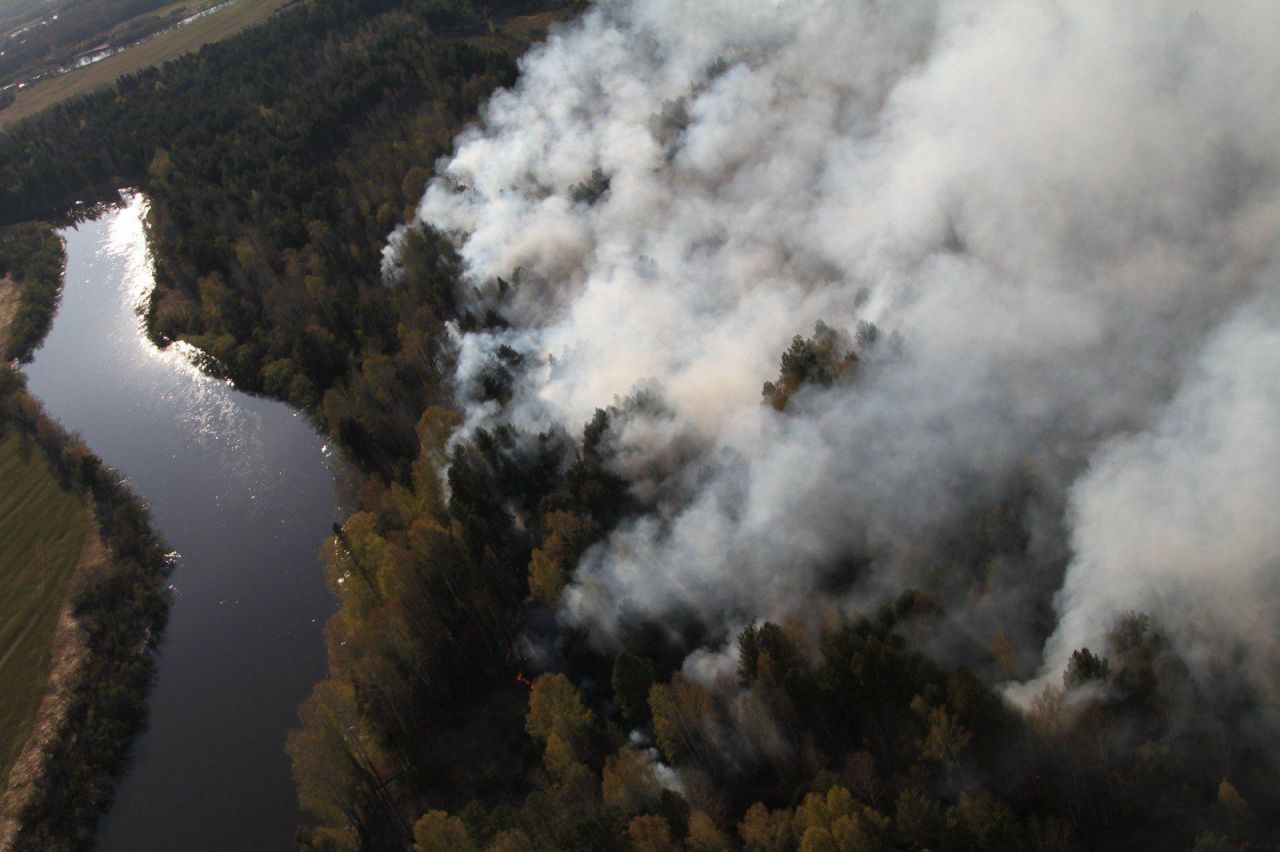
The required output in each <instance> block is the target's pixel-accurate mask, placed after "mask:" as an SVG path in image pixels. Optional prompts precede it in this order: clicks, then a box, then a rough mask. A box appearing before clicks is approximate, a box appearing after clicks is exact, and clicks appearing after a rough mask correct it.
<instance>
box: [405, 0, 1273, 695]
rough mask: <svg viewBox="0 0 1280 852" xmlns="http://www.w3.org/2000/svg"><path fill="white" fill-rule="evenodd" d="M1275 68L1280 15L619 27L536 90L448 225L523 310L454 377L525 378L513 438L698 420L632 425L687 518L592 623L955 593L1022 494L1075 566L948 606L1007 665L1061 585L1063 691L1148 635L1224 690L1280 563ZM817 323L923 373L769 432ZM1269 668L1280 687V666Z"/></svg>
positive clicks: (661, 521)
mask: <svg viewBox="0 0 1280 852" xmlns="http://www.w3.org/2000/svg"><path fill="white" fill-rule="evenodd" d="M1278 44H1280V5H1277V4H1270V3H1261V2H1260V3H1254V4H1248V3H1232V4H1224V3H1216V2H1203V3H1189V2H1187V3H1165V2H1161V3H1155V2H1150V3H1143V2H1087V3H1081V2H1065V0H1064V2H1060V3H1040V4H1028V3H1022V2H960V3H948V4H939V5H933V4H923V3H912V4H895V3H873V2H859V3H855V2H836V0H831V2H817V1H816V0H815V2H801V0H790V2H771V0H607V1H606V2H601V3H599V4H598V5H597V6H595V7H594V8H593V9H592V10H591V11H590V12H589V13H587V14H586V15H585V16H584V17H583V18H582V19H581V20H579V21H578V22H577V23H575V24H573V25H572V26H570V27H568V28H566V29H565V30H563V31H561V32H559V33H558V34H556V35H554V36H553V37H552V38H551V39H550V40H549V41H548V42H547V43H546V44H545V45H544V46H543V47H541V48H539V49H538V50H536V51H534V52H533V53H532V54H530V55H529V56H528V57H527V58H526V59H525V60H524V62H523V65H522V72H523V73H522V75H521V78H520V81H519V83H518V84H517V85H516V87H515V88H514V89H512V90H510V91H506V92H501V93H499V94H497V95H496V96H495V97H494V98H493V100H492V101H491V103H490V104H489V106H488V108H487V109H486V111H485V114H484V120H483V123H482V125H481V126H479V127H477V128H474V129H472V130H470V131H468V132H467V133H465V134H464V135H463V136H462V137H461V138H460V140H459V142H458V146H457V150H456V152H455V154H454V155H453V157H452V159H450V160H449V161H448V162H447V163H446V164H445V165H444V168H443V172H442V177H440V178H438V179H436V180H435V181H433V182H432V184H431V185H430V186H429V187H428V190H427V193H426V195H425V197H424V198H423V201H422V204H421V207H420V216H421V218H422V219H424V220H425V221H428V222H430V223H432V224H433V225H435V226H436V227H439V228H441V229H443V230H445V231H446V232H449V233H452V234H455V235H456V236H457V238H458V240H459V244H460V248H461V253H462V257H463V259H464V260H465V263H466V268H467V270H468V274H469V276H470V277H471V278H472V280H473V282H474V283H475V284H476V285H477V286H478V287H482V288H483V287H486V286H488V282H490V281H491V280H493V279H496V278H498V277H501V278H503V279H504V280H505V281H507V282H508V283H510V285H511V290H510V291H509V292H508V294H507V296H506V297H505V298H504V300H503V301H502V303H501V305H502V311H503V313H504V315H505V317H506V319H507V320H508V321H510V323H511V329H510V330H509V331H502V332H486V333H484V334H472V335H463V337H462V339H461V341H460V349H461V353H462V357H461V358H460V359H459V363H460V365H461V368H460V375H459V379H460V381H461V382H462V383H463V384H464V385H465V384H466V382H467V381H468V380H469V378H470V377H471V376H472V375H474V373H475V372H476V371H478V370H479V369H481V368H482V366H483V364H484V363H485V361H486V358H485V355H486V353H488V352H491V351H493V350H494V349H496V348H497V347H498V346H500V345H503V344H506V345H510V346H513V347H514V348H516V349H518V350H519V351H521V352H523V353H525V354H526V356H527V357H526V364H528V365H530V366H529V367H528V370H527V372H526V373H525V374H524V375H523V376H522V377H521V381H520V383H519V384H518V389H517V394H516V398H515V399H514V400H513V401H512V403H511V404H510V405H509V406H507V408H506V409H505V412H504V413H503V414H502V415H501V416H505V417H508V418H512V419H514V420H515V421H517V422H519V423H522V424H524V425H529V426H535V427H536V426H543V425H545V424H547V423H548V422H552V421H554V422H560V423H565V424H570V425H571V426H576V425H580V424H581V423H583V422H585V421H586V420H587V419H588V418H589V416H590V414H591V412H592V410H593V409H595V408H596V407H598V406H601V405H604V404H608V403H609V402H610V401H612V400H613V399H615V398H617V397H622V396H626V395H627V394H629V393H631V392H633V391H634V390H635V389H636V388H637V387H643V388H647V389H649V390H651V391H653V392H655V393H656V394H657V395H659V396H660V397H661V398H662V400H663V402H664V403H665V405H666V406H667V409H668V413H667V414H666V415H662V416H652V417H636V418H633V419H631V420H628V421H627V422H626V424H625V426H624V429H623V435H622V439H621V448H622V454H621V456H620V460H619V464H625V465H628V466H629V468H630V467H634V468H635V469H641V468H644V467H645V465H646V462H649V463H651V464H650V466H651V467H653V468H656V469H658V470H659V471H660V473H659V474H656V475H658V476H660V477H663V478H664V479H663V481H662V482H661V483H659V484H658V486H657V487H655V488H654V491H653V493H655V494H661V495H662V499H660V500H658V501H657V503H656V508H655V511H653V512H652V513H650V514H649V515H647V516H645V517H643V518H641V519H639V520H636V521H634V522H632V523H629V524H628V525H626V526H625V527H624V528H623V529H621V530H619V531H618V532H616V533H615V534H613V535H612V536H611V537H610V538H609V539H608V540H607V541H606V542H604V543H603V544H602V545H600V546H597V547H596V548H594V549H593V550H592V551H590V552H589V553H588V554H587V555H586V557H584V559H583V562H582V564H581V565H580V567H579V570H578V573H577V576H576V578H575V580H574V582H573V584H572V585H571V586H570V588H569V589H568V591H567V593H566V596H565V600H564V606H565V617H566V618H568V619H571V620H574V621H577V622H580V623H583V624H586V625H588V626H590V627H592V628H593V629H595V630H596V631H597V632H598V633H599V634H600V635H606V636H607V635H608V634H610V633H611V632H612V631H614V630H615V629H616V627H617V625H618V624H619V622H620V620H622V619H624V618H625V617H627V616H637V617H642V618H651V619H657V620H661V619H662V618H664V617H665V616H668V615H670V614H672V613H683V614H689V613H692V614H694V615H696V616H698V617H699V618H701V619H702V620H703V621H704V622H705V623H707V624H742V623H748V622H750V621H752V620H755V619H759V618H764V617H778V616H781V615H786V614H792V615H796V614H799V615H802V616H807V617H811V618H817V617H818V616H819V615H820V614H821V613H822V612H823V611H824V609H827V610H830V609H834V610H839V609H842V608H846V607H849V606H852V605H854V604H855V603H856V604H859V605H861V604H865V603H867V602H868V601H875V600H878V599H882V598H883V597H884V596H886V595H889V594H892V593H893V592H894V591H896V590H898V589H901V588H902V587H904V586H906V585H921V584H924V585H926V586H929V584H931V583H934V582H937V581H938V578H937V577H936V575H935V574H933V573H931V571H934V570H935V569H936V567H937V562H938V557H939V556H944V557H945V555H946V554H945V553H942V552H940V551H939V549H938V548H939V542H942V541H945V540H946V539H945V534H946V532H947V531H948V530H952V529H954V528H955V527H956V525H958V524H959V525H963V524H964V523H965V522H966V521H965V519H966V518H967V517H968V514H967V513H969V512H971V511H973V510H974V509H975V507H981V506H983V505H987V504H990V503H991V502H992V501H994V500H998V499H999V497H1000V495H1001V494H1002V493H1003V492H1004V491H1005V490H1006V489H1007V488H1008V487H1009V484H1010V483H1011V482H1013V481H1015V480H1017V479H1018V478H1019V477H1028V476H1029V477H1031V478H1032V479H1034V480H1035V482H1037V483H1038V485H1037V487H1038V488H1040V489H1041V490H1042V491H1043V492H1044V494H1043V495H1042V497H1041V498H1040V499H1038V500H1037V509H1036V511H1038V512H1041V513H1047V514H1048V515H1049V516H1050V517H1049V518H1048V521H1047V522H1046V521H1044V518H1040V519H1039V520H1036V519H1034V518H1031V517H1028V518H1027V519H1026V521H1027V523H1028V525H1029V526H1030V527H1032V528H1033V535H1032V542H1031V545H1030V547H1031V550H1032V551H1035V550H1036V548H1037V547H1041V548H1042V549H1043V550H1044V551H1045V553H1048V552H1049V551H1052V549H1053V547H1052V543H1051V542H1042V541H1038V540H1037V537H1036V536H1037V534H1036V533H1035V532H1034V530H1035V529H1039V528H1041V527H1043V528H1045V529H1048V528H1051V527H1052V526H1053V523H1054V522H1055V519H1056V522H1057V523H1059V524H1069V525H1071V529H1070V534H1069V536H1068V539H1067V541H1068V542H1069V544H1070V546H1071V548H1072V550H1071V553H1070V560H1069V561H1070V565H1069V568H1068V569H1067V572H1066V576H1065V578H1063V577H1062V576H1061V573H1060V572H1061V560H1060V561H1059V564H1058V567H1056V568H1055V567H1052V566H1050V563H1051V562H1052V561H1053V560H1052V559H1049V558H1048V557H1047V556H1046V557H1045V558H1044V559H1037V558H1028V559H1027V560H1024V561H1023V562H1021V563H1019V564H1017V565H1014V566H1012V567H1009V566H1005V567H1004V568H1000V567H999V566H993V567H992V568H991V570H990V572H989V576H988V578H987V580H986V584H985V587H984V588H983V589H979V590H977V594H976V595H970V596H967V598H966V600H965V601H944V603H946V604H948V606H955V607H965V608H969V609H971V610H972V611H973V612H974V613H975V615H974V618H975V621H974V622H973V624H972V626H971V628H970V629H971V630H973V631H974V633H975V634H976V635H977V636H978V638H979V639H980V640H981V641H988V640H990V638H991V637H992V636H993V635H994V634H995V633H996V632H998V631H1001V630H1012V631H1013V632H1014V633H1017V632H1019V631H1020V630H1025V629H1029V627H1028V625H1029V622H1030V621H1031V619H1032V617H1031V615H1030V614H1029V613H1030V610H1031V603H1032V602H1033V601H1034V599H1035V597H1036V596H1037V595H1038V596H1039V597H1040V598H1042V599H1044V600H1047V599H1048V596H1049V595H1051V594H1052V592H1053V591H1055V590H1056V589H1057V587H1058V586H1059V585H1060V584H1061V593H1060V594H1059V595H1058V596H1057V598H1056V605H1057V608H1058V610H1059V614H1060V621H1059V623H1058V627H1057V630H1056V632H1055V633H1054V635H1053V637H1052V639H1051V641H1050V642H1049V645H1048V647H1047V649H1046V653H1045V658H1044V666H1045V671H1047V672H1055V671H1058V670H1060V667H1061V664H1062V662H1063V661H1064V660H1065V657H1066V655H1068V654H1069V653H1070V651H1071V650H1072V649H1073V648H1075V647H1079V646H1081V645H1085V644H1090V643H1093V644H1095V645H1096V644H1097V643H1098V640H1099V637H1100V636H1101V635H1102V633H1103V632H1104V631H1105V629H1106V626H1107V621H1108V618H1109V617H1110V616H1112V615H1114V614H1115V613H1117V612H1120V611H1123V610H1125V609H1130V608H1136V609H1143V610H1146V611H1148V612H1150V613H1151V614H1152V615H1154V616H1156V617H1157V618H1159V619H1160V620H1161V621H1163V622H1164V623H1165V624H1167V625H1170V626H1171V628H1172V629H1173V632H1174V634H1175V637H1176V638H1177V639H1178V641H1180V642H1182V643H1184V645H1185V649H1186V650H1187V651H1188V652H1189V653H1193V654H1211V653H1213V649H1214V647H1215V643H1220V642H1222V641H1228V640H1229V641H1232V642H1235V641H1242V642H1243V641H1245V640H1246V639H1247V637H1249V636H1255V635H1257V634H1256V633H1255V631H1261V630H1262V628H1263V627H1264V626H1265V625H1267V624H1268V622H1269V621H1271V620H1272V617H1273V616H1274V614H1275V613H1274V606H1273V605H1272V604H1271V603H1269V602H1268V601H1271V600H1275V595H1274V594H1273V593H1272V594H1270V595H1269V597H1264V596H1263V595H1264V594H1265V593H1267V592H1268V591H1271V590H1274V586H1275V578H1276V574H1277V561H1276V560H1277V557H1280V532H1278V531H1280V526H1277V525H1276V524H1274V522H1272V521H1271V520H1270V518H1269V517H1268V515H1269V513H1270V512H1271V509H1272V507H1274V506H1276V505H1278V504H1280V477H1277V476H1276V474H1280V464H1278V462H1280V458H1278V457H1277V448H1278V446H1280V415H1278V412H1280V378H1277V377H1278V376H1280V348H1278V347H1277V325H1278V323H1277V319H1280V315H1277V312H1276V310H1275V309H1274V304H1275V303H1274V300H1273V298H1272V296H1273V295H1274V292H1275V290H1276V283H1277V279H1276V277H1275V276H1274V274H1270V275H1269V274H1268V273H1267V269H1268V266H1269V264H1270V263H1271V261H1272V258H1273V256H1274V254H1275V250H1276V246H1277V245H1280V146H1277V144H1276V140H1277V139H1280V109H1277V108H1276V105H1277V104H1280V51H1277V50H1276V45H1278ZM597 170H598V171H599V173H601V174H603V175H604V176H606V177H607V179H608V184H607V190H605V187H604V186H603V185H599V186H595V187H594V188H592V186H591V185H592V183H593V173H595V172H596V171H597ZM601 191H603V194H601ZM593 196H594V198H593ZM818 320H823V321H825V322H826V323H827V324H828V325H830V326H832V327H836V328H842V329H850V328H853V327H854V325H855V324H856V323H857V322H858V321H859V320H870V321H873V322H875V323H877V324H878V325H879V326H880V327H881V329H882V330H883V331H886V332H890V331H896V332H900V333H901V335H902V339H903V341H904V343H903V352H904V354H903V356H902V357H900V358H895V359H892V360H889V361H887V362H885V363H882V364H879V365H878V366H876V367H875V368H873V369H869V370H868V371H867V372H866V375H865V376H864V377H863V378H862V379H861V380H860V381H859V382H858V383H857V384H856V385H855V386H854V387H853V388H839V389H835V390H830V391H815V392H814V393H813V394H812V395H810V396H808V397H807V398H805V399H803V400H802V401H801V403H799V404H797V405H796V406H795V407H794V408H795V410H794V411H789V412H787V413H785V414H780V413H778V412H775V411H774V410H773V409H771V408H770V407H769V406H767V405H763V404H762V403H761V394H760V387H761V384H762V382H763V381H764V380H766V379H772V378H774V377H775V376H776V374H777V370H778V367H777V364H778V357H779V354H780V353H781V352H782V351H783V350H784V349H785V348H786V346H787V345H788V343H789V341H790V339H791V337H792V336H793V335H795V334H797V333H801V334H808V333H810V332H811V331H812V329H813V327H814V324H815V322H817V321H818ZM471 414H472V422H473V423H474V422H477V421H478V420H481V419H483V418H485V417H489V416H493V415H494V411H493V409H492V408H476V409H475V410H473V411H472V412H471ZM676 444H678V445H679V447H680V450H679V452H673V446H674V445H676ZM690 454H692V455H693V458H690V457H689V456H690ZM673 458H674V459H679V460H680V463H678V464H675V463H671V461H670V460H671V459H673ZM1068 506H1069V509H1065V508H1064V507H1068ZM1029 511H1030V510H1029ZM1064 512H1066V513H1067V514H1065V515H1064ZM1055 513H1056V515H1055ZM1045 535H1046V536H1047V537H1051V536H1050V535H1049V534H1048V533H1045ZM1033 557H1034V553H1033ZM868 559H869V560H870V562H869V564H864V565H863V567H862V568H861V571H862V575H861V576H862V579H861V582H860V583H859V584H858V586H857V587H856V589H855V590H854V591H853V592H852V593H846V592H842V593H841V597H839V598H838V599H836V600H826V599H825V598H824V597H823V593H822V592H823V590H824V589H826V588H827V585H826V584H827V583H828V581H829V580H830V577H831V576H832V573H833V571H836V570H837V569H839V567H840V566H847V565H848V564H849V563H850V562H851V561H857V560H868ZM859 564H862V563H859ZM975 597H976V598H977V602H975V600H974V598H975ZM1237 614H1239V617H1237ZM1203 619H1212V623H1210V622H1209V621H1207V620H1203ZM1217 624H1224V625H1230V626H1231V627H1230V629H1224V630H1217V629H1215V628H1214V627H1213V625H1217ZM1263 632H1265V631H1263ZM1039 635H1041V636H1043V633H1040V634H1039ZM1037 652H1038V649H1032V651H1031V653H1032V655H1033V657H1034V656H1035V654H1036V653H1037ZM1249 653H1250V654H1251V655H1252V656H1251V665H1252V666H1253V667H1254V669H1255V670H1256V671H1257V672H1258V673H1259V679H1260V680H1263V681H1264V680H1265V679H1266V678H1267V677H1269V676H1270V675H1269V674H1267V673H1268V672H1272V671H1274V668H1273V667H1274V665H1275V662H1276V659H1277V655H1276V649H1275V647H1274V642H1272V641H1270V640H1269V641H1268V643H1267V644H1265V645H1261V646H1259V645H1255V647H1254V648H1253V650H1252V651H1250V652H1249Z"/></svg>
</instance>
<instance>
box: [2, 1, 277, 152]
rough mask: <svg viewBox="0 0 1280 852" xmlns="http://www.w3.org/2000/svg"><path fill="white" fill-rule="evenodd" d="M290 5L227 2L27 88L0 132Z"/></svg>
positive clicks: (10, 108) (6, 110)
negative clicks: (207, 12)
mask: <svg viewBox="0 0 1280 852" xmlns="http://www.w3.org/2000/svg"><path fill="white" fill-rule="evenodd" d="M296 2H298V0H231V2H229V3H227V4H226V5H225V6H223V7H221V8H218V9H217V11H214V12H211V13H210V14H207V15H205V16H204V17H201V18H199V19H197V20H194V21H191V22H190V23H188V24H185V25H183V26H180V27H178V28H177V29H172V30H168V31H167V32H162V33H159V34H157V35H155V36H153V37H151V38H149V39H147V40H145V41H143V42H141V43H140V44H135V45H134V46H132V47H129V48H126V49H125V50H122V51H121V52H119V53H116V54H113V55H112V56H108V57H107V58H106V59H102V60H99V61H98V62H95V63H93V64H92V65H86V66H84V67H83V68H77V69H75V70H73V71H68V72H67V73H65V74H61V75H59V76H57V77H49V78H47V79H44V80H40V81H38V82H36V83H33V84H31V85H30V86H27V87H26V88H24V89H22V90H21V91H19V92H18V95H17V99H16V100H14V102H13V103H12V104H11V105H10V106H8V107H6V108H4V109H2V110H0V129H3V128H5V127H8V126H10V125H12V124H13V123H14V122H17V121H20V120H21V119H23V118H26V117H28V116H31V115H35V114H36V113H37V112H40V111H41V110H43V109H46V108H47V107H49V106H51V105H53V104H55V103H58V102H59V101H62V100H65V99H67V98H71V97H75V96H76V95H83V94H86V93H88V92H91V91H93V90H94V89H98V88H101V87H102V86H106V85H109V84H111V83H114V82H115V81H116V80H117V79H119V78H120V77H122V76H124V75H125V74H132V73H133V72H135V71H139V70H141V69H143V68H146V67H148V66H151V65H158V64H161V63H164V62H168V61H169V60H171V59H176V58H177V57H179V56H181V55H182V54H184V53H189V52H190V51H193V50H198V49H199V48H200V47H202V46H203V45H206V44H209V43H211V42H215V41H219V40H221V39H224V38H226V37H228V36H230V35H234V34H235V33H238V32H240V31H241V30H244V29H247V28H249V27H251V26H253V25H254V24H256V23H258V22H260V21H262V20H264V19H266V18H267V17H269V16H271V15H274V14H275V13H276V12H278V11H280V10H281V9H283V8H285V7H286V6H290V5H292V4H294V3H296Z"/></svg>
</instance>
